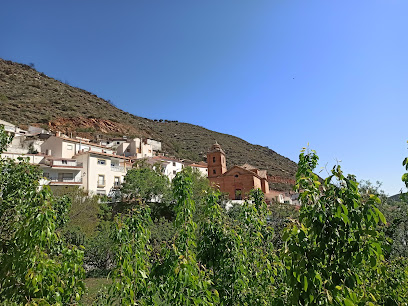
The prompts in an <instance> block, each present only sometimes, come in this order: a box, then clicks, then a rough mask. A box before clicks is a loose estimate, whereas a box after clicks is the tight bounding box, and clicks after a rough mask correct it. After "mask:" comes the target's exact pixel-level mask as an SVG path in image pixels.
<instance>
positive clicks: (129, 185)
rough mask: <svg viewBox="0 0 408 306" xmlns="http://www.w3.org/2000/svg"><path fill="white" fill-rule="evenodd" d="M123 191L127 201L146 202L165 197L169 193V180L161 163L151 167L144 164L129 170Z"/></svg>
mask: <svg viewBox="0 0 408 306" xmlns="http://www.w3.org/2000/svg"><path fill="white" fill-rule="evenodd" d="M121 193H122V195H123V197H124V200H126V201H141V202H144V203H146V202H151V201H152V200H153V199H165V198H166V196H167V195H168V194H169V181H168V178H167V177H166V176H165V175H164V174H163V173H162V172H161V171H160V167H159V165H157V167H150V166H148V165H146V164H142V165H139V167H137V168H133V169H131V170H129V171H128V172H127V174H126V176H125V182H124V183H123V185H122V188H121Z"/></svg>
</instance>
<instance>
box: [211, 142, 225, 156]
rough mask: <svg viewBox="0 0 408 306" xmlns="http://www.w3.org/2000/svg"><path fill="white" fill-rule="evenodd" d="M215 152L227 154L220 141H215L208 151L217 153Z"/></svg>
mask: <svg viewBox="0 0 408 306" xmlns="http://www.w3.org/2000/svg"><path fill="white" fill-rule="evenodd" d="M215 152H221V153H222V154H225V152H224V150H223V149H221V146H220V145H219V144H218V142H215V143H214V144H213V145H212V147H211V149H210V151H208V153H215Z"/></svg>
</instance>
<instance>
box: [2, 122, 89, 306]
mask: <svg viewBox="0 0 408 306" xmlns="http://www.w3.org/2000/svg"><path fill="white" fill-rule="evenodd" d="M0 139H5V136H4V132H3V131H2V130H0ZM8 141H10V138H8V140H7V141H6V142H2V145H1V146H2V148H3V149H4V148H5V147H6V146H7V142H8ZM0 153H1V152H0ZM41 177H42V175H41V171H40V170H39V169H38V167H36V166H32V165H30V164H29V163H28V162H27V161H25V160H24V159H20V160H19V161H18V162H15V161H13V160H8V159H0V195H1V197H0V220H1V235H0V246H1V248H0V302H3V303H5V304H11V303H36V304H56V303H58V304H71V303H73V302H74V301H78V300H79V299H80V297H81V295H82V293H83V291H84V284H83V282H82V279H83V278H84V270H83V268H82V258H83V251H82V250H80V249H78V248H77V247H74V246H73V247H67V246H66V245H65V244H64V242H63V240H62V239H61V237H60V232H59V229H60V228H61V227H62V226H63V225H64V224H65V223H66V222H67V216H66V214H67V211H68V210H69V206H70V202H69V200H68V199H66V198H62V199H59V200H57V199H55V198H54V197H53V196H52V194H51V191H50V189H49V187H47V186H45V187H42V188H39V181H40V179H41Z"/></svg>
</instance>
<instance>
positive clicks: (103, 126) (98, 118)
mask: <svg viewBox="0 0 408 306" xmlns="http://www.w3.org/2000/svg"><path fill="white" fill-rule="evenodd" d="M0 119H3V120H6V121H9V122H12V123H14V124H17V125H19V126H21V127H24V125H28V124H31V125H38V126H43V127H45V128H47V129H51V130H53V131H57V130H59V131H63V132H65V133H73V135H78V136H84V137H91V138H93V137H96V136H97V135H110V136H122V135H128V136H140V137H151V138H153V139H157V140H161V141H162V143H163V148H164V150H165V152H166V153H167V154H169V155H174V156H177V157H180V158H188V159H191V160H193V161H200V160H205V154H206V152H207V150H208V149H209V148H210V147H211V145H212V144H213V143H214V141H215V140H217V141H218V143H220V144H221V146H222V147H223V149H224V150H225V152H226V154H227V162H228V166H231V165H235V164H244V163H250V164H253V165H254V166H257V167H260V168H263V169H267V170H268V174H269V175H272V176H279V177H283V178H288V179H292V178H294V175H295V172H296V169H297V165H296V163H294V162H293V161H291V160H289V159H288V158H286V157H284V156H282V155H279V154H278V153H276V152H275V151H273V150H270V149H268V148H266V147H262V146H258V145H253V144H250V143H248V142H246V141H244V140H242V139H240V138H238V137H234V136H231V135H226V134H221V133H217V132H214V131H210V130H207V129H205V128H203V127H200V126H196V125H192V124H187V123H180V122H174V121H163V122H159V121H155V120H151V119H147V118H142V117H138V116H135V115H132V114H129V113H127V112H124V111H122V110H120V109H118V108H116V107H115V106H114V105H112V104H111V103H110V102H109V101H106V100H104V99H102V98H99V97H97V96H96V95H94V94H92V93H90V92H88V91H86V90H83V89H79V88H76V87H72V86H69V85H68V84H64V83H62V82H60V81H58V80H55V79H53V78H50V77H48V76H47V75H45V74H44V73H41V72H38V71H36V70H35V69H33V68H31V67H30V66H28V65H24V64H18V63H14V62H11V61H6V60H3V59H0ZM272 187H275V188H280V189H286V188H288V186H287V185H285V184H280V183H273V184H272Z"/></svg>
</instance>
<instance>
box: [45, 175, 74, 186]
mask: <svg viewBox="0 0 408 306" xmlns="http://www.w3.org/2000/svg"><path fill="white" fill-rule="evenodd" d="M46 179H47V181H49V182H50V185H81V184H82V178H65V177H64V178H61V177H60V178H56V177H49V178H46Z"/></svg>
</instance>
